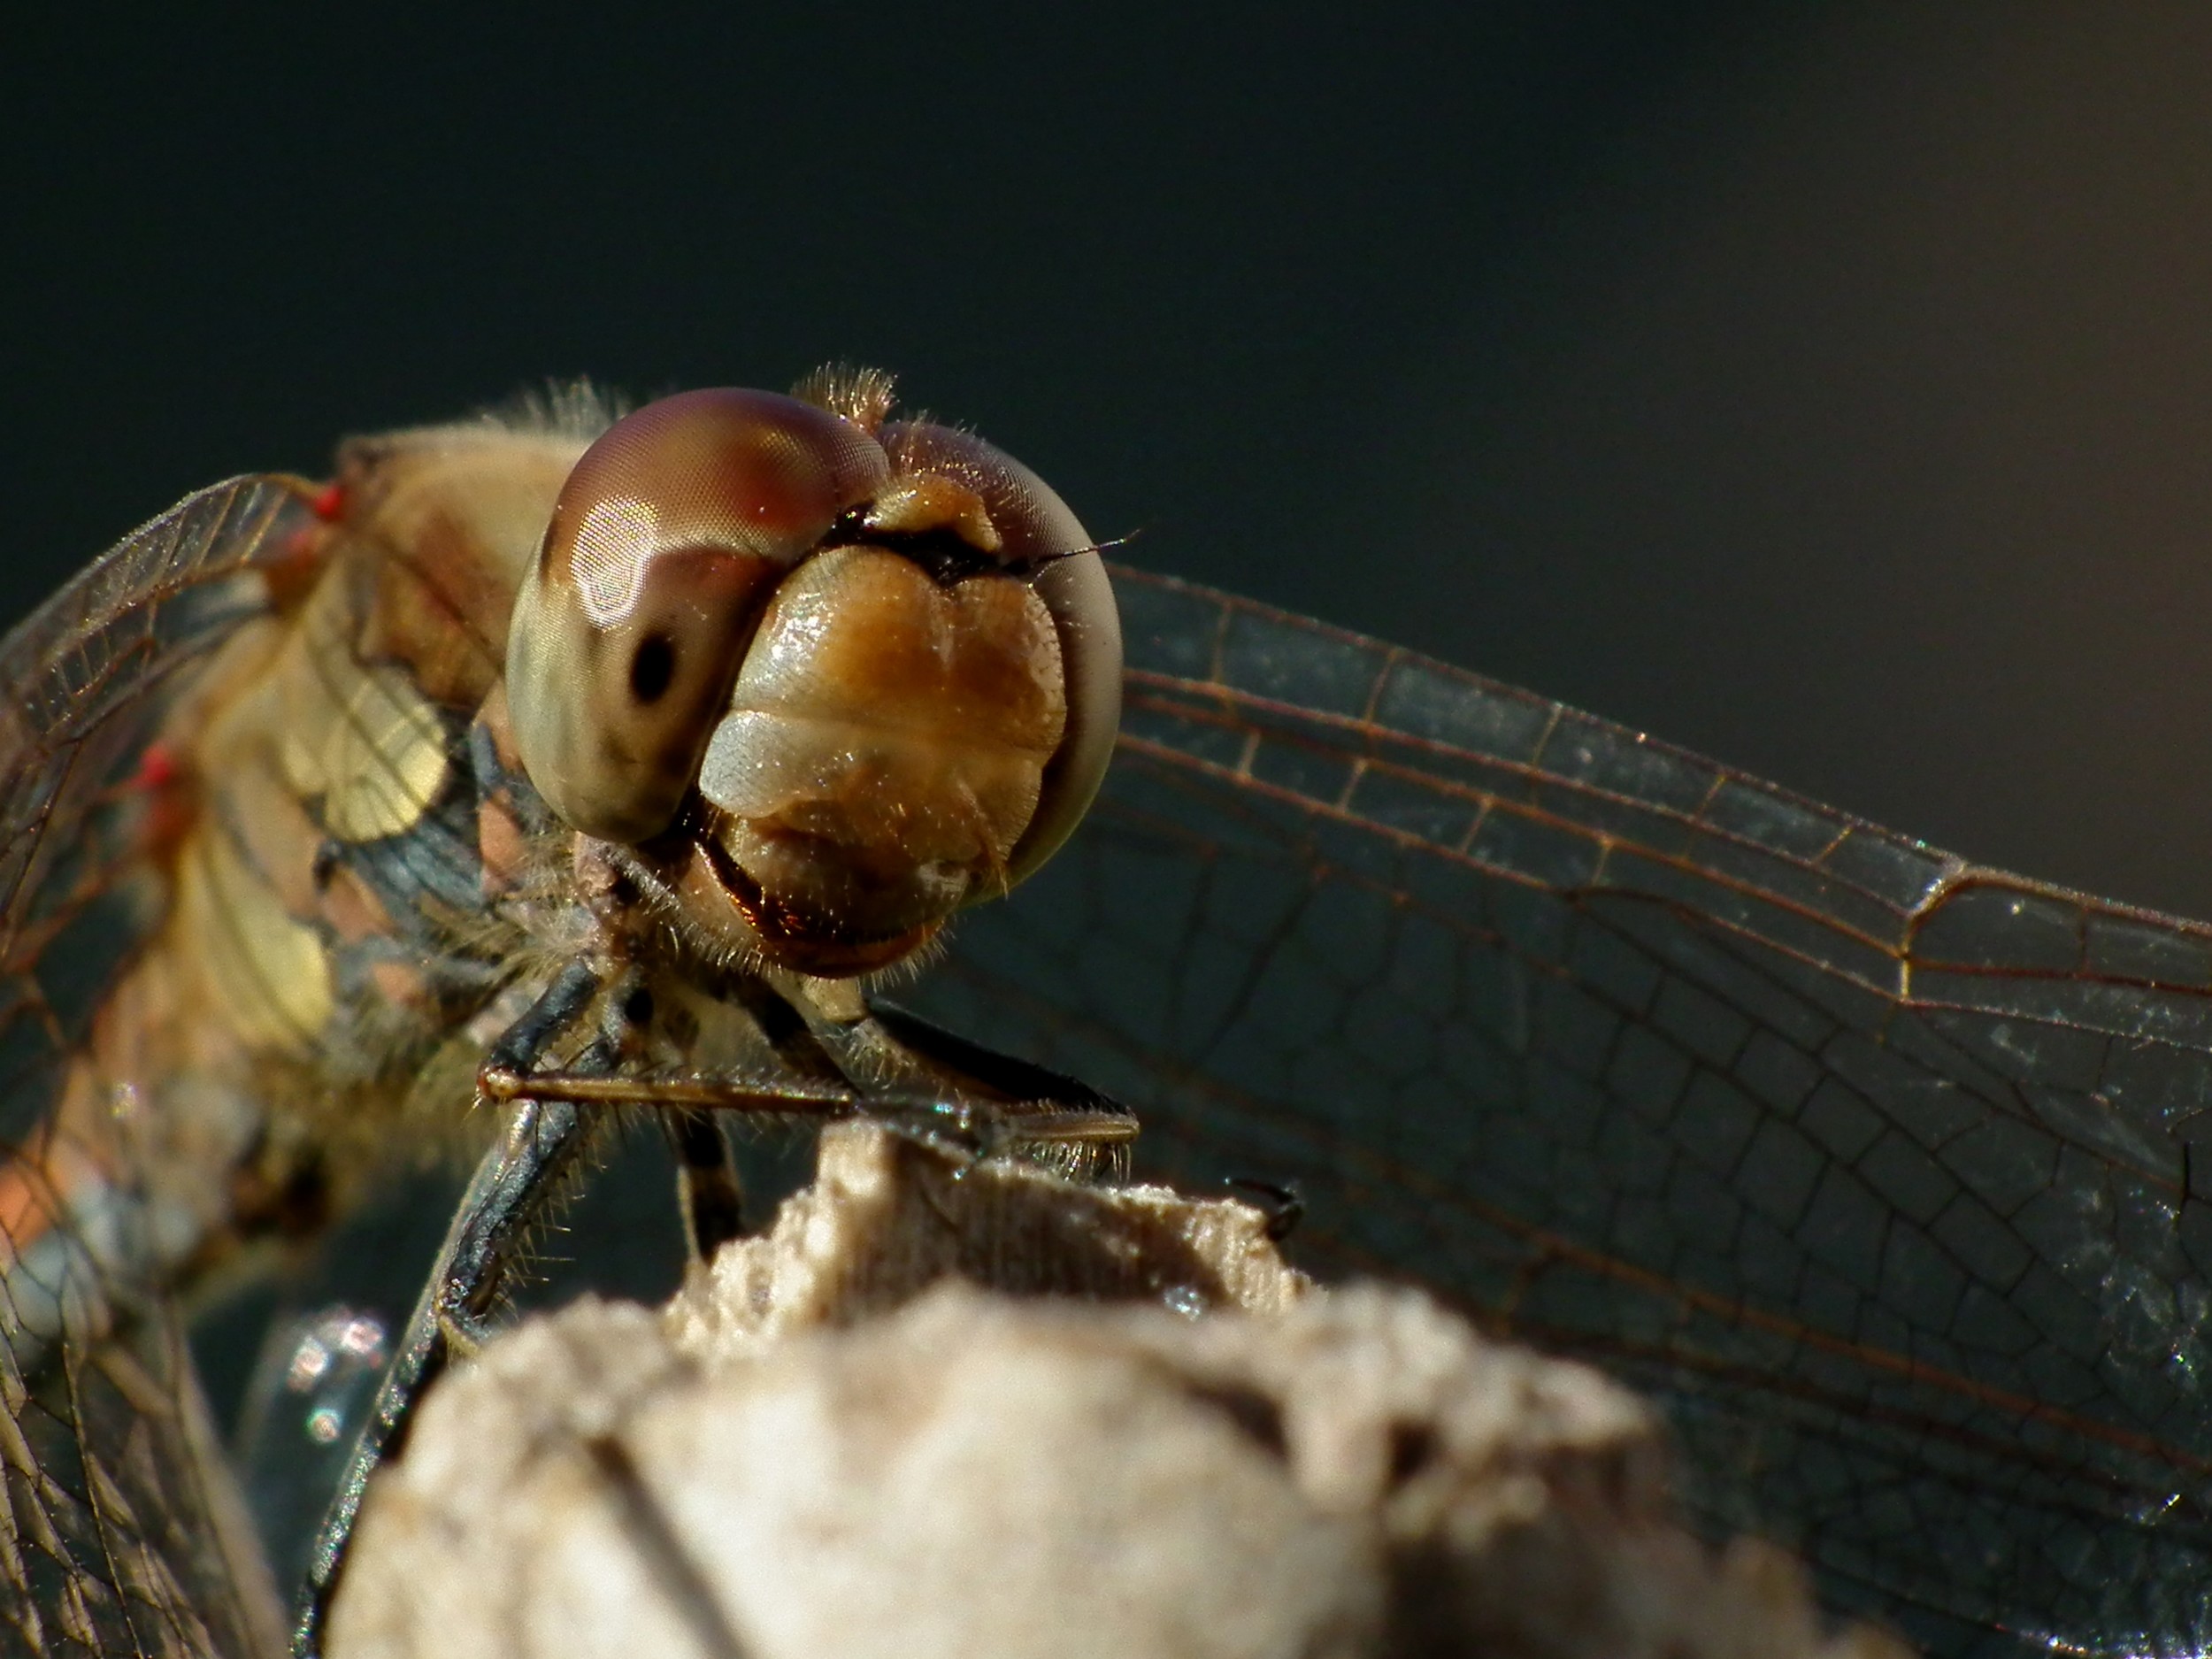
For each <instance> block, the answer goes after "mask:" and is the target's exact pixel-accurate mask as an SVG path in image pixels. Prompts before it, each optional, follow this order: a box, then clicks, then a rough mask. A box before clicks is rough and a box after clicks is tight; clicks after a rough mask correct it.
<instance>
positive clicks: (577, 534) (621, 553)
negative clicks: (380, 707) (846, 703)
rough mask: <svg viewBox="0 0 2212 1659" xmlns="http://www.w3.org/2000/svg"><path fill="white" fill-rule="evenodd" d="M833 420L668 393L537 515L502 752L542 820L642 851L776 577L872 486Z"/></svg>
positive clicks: (706, 395)
mask: <svg viewBox="0 0 2212 1659" xmlns="http://www.w3.org/2000/svg"><path fill="white" fill-rule="evenodd" d="M889 472H890V469H889V464H888V462H887V459H886V457H885V456H884V453H883V450H882V449H881V447H880V446H879V445H878V444H877V443H876V442H875V440H874V439H873V438H872V437H871V436H870V435H869V434H867V433H865V432H864V431H862V430H861V429H860V428H859V427H858V426H855V425H853V424H852V423H851V422H850V421H848V420H844V419H841V418H839V417H838V416H835V415H833V414H830V413H828V412H827V411H824V410H820V409H817V408H815V407H814V406H812V405H811V404H808V403H800V402H799V401H798V400H796V399H795V398H789V397H780V396H776V395H775V394H774V393H771V392H752V391H738V390H733V389H716V390H709V391H699V392H687V393H684V394H682V395H681V396H676V397H671V398H666V399H664V400H663V401H661V402H659V403H652V404H649V405H648V406H647V407H645V408H643V409H641V410H640V411H637V412H636V413H635V414H634V415H631V416H629V417H627V418H626V419H623V420H620V421H618V422H617V423H616V424H615V425H614V426H612V427H611V428H610V429H609V430H608V431H607V433H606V434H605V435H604V436H603V437H602V438H601V439H600V440H599V441H598V442H596V443H595V444H593V445H592V447H591V448H590V449H588V450H587V451H586V452H585V454H584V457H583V458H582V460H580V462H578V463H577V465H576V469H575V471H574V472H572V473H571V474H570V475H569V479H568V482H567V484H566V485H565V487H564V488H563V489H562V491H561V495H560V500H559V502H558V503H557V504H556V506H555V508H554V510H553V519H552V522H551V524H550V525H549V526H548V527H547V530H546V534H545V541H544V543H543V545H542V547H541V549H540V551H539V554H538V558H537V561H536V564H535V565H534V567H533V568H532V570H531V572H530V573H529V574H528V576H527V577H526V579H525V580H524V582H523V585H522V588H521V592H520V593H519V595H518V597H517V601H516V608H515V617H514V622H513V625H512V626H511V629H510V631H509V634H508V642H507V682H508V697H509V701H510V705H511V709H512V710H513V718H514V729H515V741H516V745H517V747H518V749H519V750H520V753H521V755H522V759H523V764H524V765H525V767H526V769H527V770H528V772H529V774H530V778H531V781H532V782H533V783H534V784H535V785H536V786H537V788H538V792H539V793H540V794H541V795H543V796H544V797H545V798H546V801H547V803H549V805H551V806H552V808H553V810H555V811H557V812H558V813H559V814H560V815H561V816H562V817H563V818H565V819H566V820H567V821H568V822H569V823H570V824H572V825H573V826H575V827H577V828H578V829H580V830H583V831H585V832H586V833H589V834H593V835H599V836H603V837H606V838H608V839H610V840H613V841H641V840H644V839H645V838H646V837H648V836H650V835H653V834H656V833H658V832H659V831H661V830H662V829H664V828H665V827H666V826H667V825H668V822H669V820H670V819H671V818H673V817H674V816H675V812H676V810H677V807H678V806H679V805H680V803H681V802H682V800H683V797H684V794H685V792H686V791H687V789H688V788H689V787H691V781H692V776H693V773H694V772H695V769H696V767H697V765H698V761H699V756H700V754H701V753H702V751H703V749H705V746H706V741H707V739H708V737H709V736H710V733H712V731H713V726H714V718H715V716H716V714H717V712H718V710H719V707H720V705H721V703H722V702H723V701H724V699H725V698H726V697H727V695H728V694H729V688H730V684H731V682H732V680H734V679H735V678H736V675H737V668H738V664H739V662H740V661H741V658H742V656H743V645H744V637H745V634H746V633H747V631H748V629H749V626H750V625H751V622H752V619H753V618H755V617H756V616H757V614H758V612H759V610H760V608H761V606H762V605H763V604H764V603H765V601H766V598H767V595H768V594H769V592H770V591H771V590H772V588H773V586H774V583H775V581H776V579H777V578H778V577H779V576H780V575H781V574H782V572H785V571H787V570H788V569H789V568H790V567H791V566H792V565H795V564H796V563H797V562H798V561H799V560H800V559H802V558H803V557H806V555H807V554H808V553H809V552H810V551H811V550H812V549H813V548H814V546H815V544H816V543H817V542H818V541H819V539H820V538H821V536H822V534H823V533H824V532H825V531H826V530H827V529H828V528H829V526H830V525H831V524H832V523H833V521H834V520H835V519H836V518H837V517H838V516H839V515H840V514H841V513H842V512H844V511H847V510H848V509H849V508H852V507H854V506H856V505H858V504H860V503H864V502H865V501H867V500H868V499H870V498H871V497H872V495H874V494H875V493H876V491H877V490H878V489H879V488H881V486H882V485H883V484H884V483H885V482H886V481H887V479H888V477H889Z"/></svg>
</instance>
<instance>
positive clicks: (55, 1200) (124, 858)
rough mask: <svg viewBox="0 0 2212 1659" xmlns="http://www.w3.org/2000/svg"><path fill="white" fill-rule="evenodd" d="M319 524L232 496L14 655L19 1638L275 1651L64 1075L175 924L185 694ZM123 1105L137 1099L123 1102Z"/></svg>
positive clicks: (145, 552) (0, 1046)
mask: <svg viewBox="0 0 2212 1659" xmlns="http://www.w3.org/2000/svg"><path fill="white" fill-rule="evenodd" d="M310 524H311V513H310V512H309V510H308V509H307V507H306V505H305V504H304V501H303V494H302V490H301V488H300V487H299V486H298V485H297V484H296V482H295V481H293V480H285V479H278V478H248V479H240V480H232V481H231V482H229V483H227V484H220V485H217V486H214V487H212V488H209V489H205V490H203V491H201V492H199V493H198V494H197V495H192V496H190V497H188V498H187V499H186V500H185V501H184V502H182V503H180V504H179V505H178V506H177V507H175V508H174V509H173V510H172V511H169V512H167V513H165V514H164V515H163V516H162V517H161V518H157V519H155V520H154V521H153V522H152V523H150V524H149V525H147V526H145V527H143V528H142V529H141V530H139V531H138V532H136V533H135V534H133V535H131V536H129V537H127V538H126V539H125V540H124V541H121V542H120V543H119V544H118V545H117V546H116V547H115V548H114V549H111V551H110V552H108V553H107V554H106V555H105V556H104V557H102V558H100V559H99V560H98V561H96V563H95V564H93V565H90V566H89V567H88V569H87V570H85V571H84V572H82V573H81V574H80V575H79V576H78V577H77V578H76V579H75V580H73V581H72V582H71V583H70V584H69V585H68V586H66V587H65V588H63V589H62V590H61V591H60V592H59V593H58V594H57V595H54V597H53V598H51V599H50V600H49V601H48V602H47V603H46V604H44V605H43V606H42V607H41V608H40V609H39V610H38V611H35V612H34V613H33V614H32V616H31V617H29V618H27V620H26V621H25V622H23V623H22V624H21V625H20V626H19V627H17V628H16V629H15V631H14V632H13V633H12V634H10V635H8V637H7V639H6V640H5V641H4V642H0V1135H4V1137H5V1140H6V1142H7V1150H8V1154H9V1156H8V1160H7V1164H6V1166H5V1167H6V1170H7V1172H8V1176H9V1180H10V1188H9V1190H10V1203H11V1208H10V1209H9V1210H8V1213H6V1214H4V1215H0V1228H4V1246H5V1248H4V1256H0V1268H4V1271H0V1298H4V1301H0V1402H4V1406H5V1411H4V1422H0V1498H4V1502H0V1647H4V1648H5V1649H6V1650H9V1651H15V1652H23V1653H29V1654H41V1655H43V1654H78V1653H95V1654H103V1655H110V1654H129V1655H155V1654H161V1655H202V1654H239V1653H248V1652H260V1651H273V1645H274V1642H275V1640H276V1632H277V1631H278V1629H279V1624H278V1623H277V1620H276V1617H275V1609H274V1608H273V1604H272V1600H271V1598H272V1592H271V1589H270V1587H269V1586H268V1585H267V1583H266V1578H265V1572H264V1571H261V1570H259V1569H258V1567H257V1561H256V1557H255V1555H254V1553H253V1549H252V1548H251V1546H250V1544H248V1543H247V1541H246V1540H247V1537H248V1532H247V1528H246V1525H245V1523H244V1522H243V1520H242V1511H241V1509H240V1508H239V1505H238V1502H237V1500H236V1497H235V1494H234V1490H233V1488H232V1486H231V1484H230V1481H229V1478H228V1476H227V1474H226V1473H225V1471H223V1469H222V1467H221V1465H220V1461H219V1457H218V1456H217V1454H216V1448H215V1446H214V1435H213V1432H212V1430H211V1426H210V1425H209V1423H208V1420H207V1417H206V1412H205V1409H204V1403H203V1402H202V1401H201V1399H200V1395H199V1392H198V1388H197V1385H196V1382H195V1380H194V1378H193V1373H192V1368H191V1364H190V1361H189V1356H188V1353H187V1351H186V1348H185V1342H184V1337H183V1333H182V1331H181V1328H180V1325H179V1322H178V1319H177V1317H176V1315H175V1312H174V1310H173V1309H172V1308H171V1307H170V1306H169V1305H168V1304H167V1302H165V1300H164V1299H163V1298H162V1297H161V1296H159V1295H158V1294H154V1293H152V1292H151V1291H150V1290H149V1289H148V1287H147V1286H143V1285H132V1284H130V1283H127V1282H125V1281H123V1280H122V1279H118V1278H112V1277H111V1278H105V1279H102V1278H100V1277H99V1276H100V1273H101V1271H102V1270H101V1269H99V1268H97V1267H96V1265H95V1264H96V1263H114V1262H116V1261H118V1260H124V1259H127V1258H128V1255H129V1250H128V1248H127V1246H128V1240H127V1239H119V1238H117V1237H104V1238H96V1237H95V1236H93V1234H94V1233H96V1231H97V1230H98V1228H99V1227H100V1226H101V1225H102V1224H103V1223H107V1224H110V1225H112V1226H113V1227H115V1228H118V1229H120V1228H123V1227H126V1226H127V1225H130V1214H129V1206H128V1202H127V1200H128V1197H129V1194H128V1190H127V1171H122V1172H121V1173H120V1174H119V1177H118V1179H117V1181H116V1184H115V1185H116V1191H115V1192H114V1194H112V1195H113V1197H114V1199H115V1200H116V1202H114V1203H112V1204H110V1205H108V1206H106V1207H105V1208H104V1210H101V1211H100V1212H99V1213H97V1214H94V1213H89V1212H88V1210H86V1209H85V1207H84V1205H83V1203H82V1202H81V1194H70V1193H66V1192H65V1191H64V1190H62V1189H63V1187H65V1185H66V1180H65V1174H64V1171H65V1170H66V1169H67V1168H68V1167H71V1158H72V1156H73V1155H75V1154H77V1153H83V1154H85V1155H86V1156H88V1157H96V1156H97V1155H98V1154H99V1152H100V1151H101V1148H92V1147H79V1146H75V1145H64V1144H62V1143H61V1142H60V1141H58V1139H57V1135H56V1132H55V1130H54V1129H53V1127H52V1125H53V1124H54V1122H55V1117H54V1109H55V1106H56V1102H57V1098H58V1094H59V1091H60V1090H61V1089H62V1088H63V1087H64V1086H65V1078H66V1062H67V1060H68V1057H69V1056H70V1054H71V1053H72V1051H73V1049H74V1048H76V1047H77V1046H78V1045H79V1044H80V1043H81V1041H83V1040H84V1037H85V1034H86V1032H87V1029H88V1022H89V1020H90V1018H91V1016H92V1012H93V1010H94V1008H95V1006H96V1003H97V1001H98V999H99V997H100V995H101V994H102V993H103V992H104V989H105V988H106V987H107V986H108V985H109V984H110V983H111V980H112V978H113V972H114V970H115V968H116V967H117V966H118V965H119V964H121V963H122V962H123V961H125V960H127V957H128V956H129V954H130V951H131V949H132V947H133V945H134V942H135V941H136V940H137V939H138V938H139V937H141V936H142V933H143V930H144V929H145V927H146V926H148V925H149V924H150V922H151V921H152V920H153V919H154V918H155V916H156V915H157V907H158V897H157V895H156V894H155V893H153V892H152V891H150V890H148V888H147V887H146V882H147V879H148V878H147V874H146V872H144V870H143V868H142V846H143V838H144V835H145V833H146V830H147V825H146V812H147V810H148V805H147V797H148V794H149V788H150V784H149V783H148V780H145V779H144V778H143V777H142V767H143V764H144V756H145V752H146V749H147V745H148V743H149V742H150V740H151V739H152V738H153V736H154V734H155V733H156V730H157V726H158V724H159V720H160V717H161V714H162V712H163V710H164V709H165V706H166V704H167V701H168V698H167V693H168V692H169V691H170V689H171V688H173V687H175V686H177V685H179V684H180V683H183V681H182V677H183V676H185V675H187V674H188V672H189V671H190V670H191V669H192V667H193V666H194V665H195V664H196V663H198V662H199V661H201V660H202V659H204V657H205V655H206V654H207V653H208V652H209V651H210V650H211V649H213V648H214V647H215V646H217V645H219V643H221V642H222V641H224V640H225V639H227V638H228V637H230V636H231V634H232V633H233V631H234V629H235V628H236V627H237V626H238V625H239V624H240V623H241V622H242V621H244V620H245V619H247V618H250V617H252V616H255V615H257V614H260V613H261V612H262V611H265V609H266V607H267V603H268V595H269V584H268V582H267V580H265V576H264V574H263V572H264V571H265V568H266V567H269V566H272V565H277V564H280V562H281V561H283V560H284V559H285V558H287V557H290V556H291V555H292V553H293V552H294V551H295V550H296V549H297V547H298V546H299V545H300V541H299V536H300V534H301V533H302V532H303V531H304V530H305V528H306V527H307V526H309V525H310ZM114 1104H115V1109H116V1110H123V1109H125V1108H126V1107H127V1102H122V1101H118V1102H115V1103H114Z"/></svg>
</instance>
